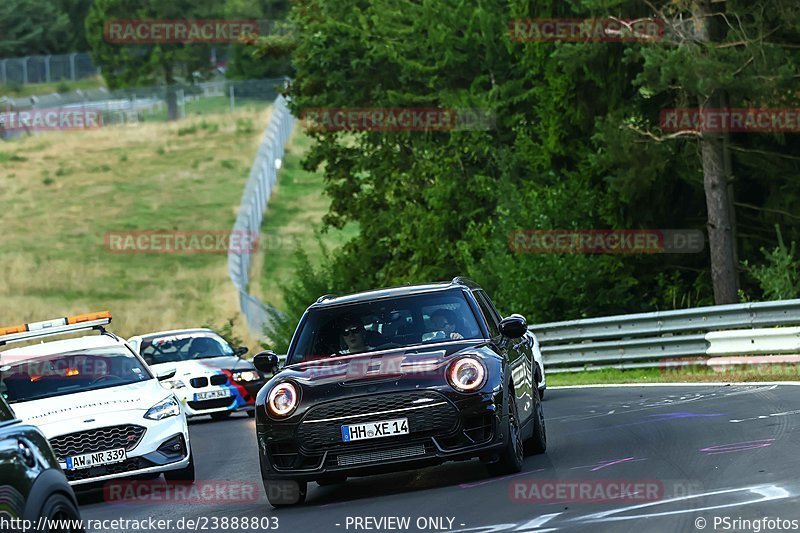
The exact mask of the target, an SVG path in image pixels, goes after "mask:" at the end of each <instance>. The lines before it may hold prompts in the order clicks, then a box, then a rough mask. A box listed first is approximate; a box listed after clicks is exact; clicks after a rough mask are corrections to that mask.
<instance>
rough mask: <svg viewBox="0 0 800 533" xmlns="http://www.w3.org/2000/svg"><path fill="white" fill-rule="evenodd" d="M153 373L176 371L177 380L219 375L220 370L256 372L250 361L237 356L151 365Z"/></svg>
mask: <svg viewBox="0 0 800 533" xmlns="http://www.w3.org/2000/svg"><path fill="white" fill-rule="evenodd" d="M150 368H151V369H152V370H153V372H156V373H160V372H162V371H164V370H168V369H172V368H174V369H175V378H178V379H179V378H186V377H200V376H210V375H214V374H219V373H220V370H254V369H255V367H254V366H253V363H251V362H250V361H246V360H244V359H239V358H238V357H236V356H233V355H231V356H223V357H209V358H208V359H192V360H189V361H177V362H174V363H158V364H155V365H150Z"/></svg>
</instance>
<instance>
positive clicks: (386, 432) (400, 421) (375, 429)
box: [342, 418, 408, 442]
mask: <svg viewBox="0 0 800 533" xmlns="http://www.w3.org/2000/svg"><path fill="white" fill-rule="evenodd" d="M407 434H408V418H397V419H395V420H384V421H383V422H367V423H366V424H349V425H347V426H342V440H343V441H344V442H350V441H354V440H364V439H377V438H380V437H391V436H393V435H407Z"/></svg>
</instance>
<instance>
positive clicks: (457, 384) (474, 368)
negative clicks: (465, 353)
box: [447, 357, 486, 392]
mask: <svg viewBox="0 0 800 533" xmlns="http://www.w3.org/2000/svg"><path fill="white" fill-rule="evenodd" d="M447 381H448V382H449V383H450V386H451V387H453V388H454V389H456V390H457V391H459V392H472V391H474V390H478V389H479V388H481V387H482V386H483V384H484V382H485V381H486V367H485V366H484V364H483V363H482V362H481V361H480V360H478V359H476V358H474V357H462V358H460V359H456V360H455V361H453V363H452V364H451V365H450V366H449V367H448V369H447Z"/></svg>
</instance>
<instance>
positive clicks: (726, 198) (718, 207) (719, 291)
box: [692, 0, 739, 305]
mask: <svg viewBox="0 0 800 533" xmlns="http://www.w3.org/2000/svg"><path fill="white" fill-rule="evenodd" d="M713 12H714V10H712V7H711V3H710V1H709V0H695V1H694V2H693V4H692V15H693V17H694V22H695V34H696V36H697V38H698V40H700V41H701V42H705V43H708V42H712V41H716V40H718V39H719V35H718V33H719V31H715V30H720V28H719V27H714V20H713V15H712V13H713ZM698 104H699V106H700V111H701V112H702V110H703V108H706V107H708V108H712V109H713V108H719V107H722V106H723V105H726V99H725V98H723V97H722V96H721V95H720V94H719V92H716V91H715V92H714V93H712V94H711V95H710V96H709V97H708V98H703V97H700V99H699V102H698ZM726 150H727V146H726V144H725V142H724V135H723V134H720V133H716V132H703V135H702V137H701V138H700V151H701V153H702V161H703V188H704V189H705V194H706V209H707V211H708V247H709V251H710V253H711V282H712V284H713V286H714V302H715V303H717V304H718V305H719V304H731V303H737V302H738V301H739V286H738V283H737V271H736V255H737V254H736V240H735V239H734V228H733V198H731V195H732V188H731V187H730V183H729V174H730V173H731V169H730V168H729V164H727V163H726V161H728V158H727V156H726V153H725V152H726Z"/></svg>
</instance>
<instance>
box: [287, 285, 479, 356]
mask: <svg viewBox="0 0 800 533" xmlns="http://www.w3.org/2000/svg"><path fill="white" fill-rule="evenodd" d="M297 338H298V340H297V344H296V346H295V347H294V349H293V350H292V352H291V353H290V354H289V357H288V364H294V363H299V362H302V361H308V360H313V359H319V358H322V357H330V356H335V355H346V354H354V353H367V352H374V351H378V350H387V349H390V348H404V347H407V346H415V345H420V344H429V343H434V342H442V341H448V340H460V339H480V338H482V337H481V330H480V328H479V327H478V322H477V321H476V319H475V315H474V314H473V312H472V309H471V308H470V307H469V304H468V303H467V301H466V299H465V298H464V295H463V294H462V292H461V291H460V290H455V291H447V292H438V293H434V294H424V295H416V296H405V297H398V298H391V299H380V300H374V301H371V302H364V303H359V304H352V305H345V306H338V307H331V308H318V309H313V310H311V311H310V312H309V314H308V316H307V317H306V320H305V321H304V323H303V326H302V330H301V331H300V332H299V333H298V337H297Z"/></svg>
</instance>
